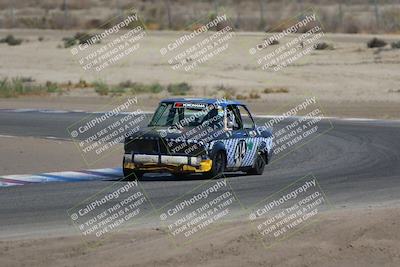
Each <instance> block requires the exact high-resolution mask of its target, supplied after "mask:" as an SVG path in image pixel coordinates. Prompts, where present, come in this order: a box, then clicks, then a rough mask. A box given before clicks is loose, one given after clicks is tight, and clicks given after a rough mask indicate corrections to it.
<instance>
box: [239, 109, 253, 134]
mask: <svg viewBox="0 0 400 267" xmlns="http://www.w3.org/2000/svg"><path fill="white" fill-rule="evenodd" d="M238 110H239V112H240V117H241V121H242V124H243V128H244V129H254V127H255V126H254V121H253V118H252V117H251V115H250V112H249V111H248V110H247V108H245V107H244V106H238Z"/></svg>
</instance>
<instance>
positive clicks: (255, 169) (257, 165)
mask: <svg viewBox="0 0 400 267" xmlns="http://www.w3.org/2000/svg"><path fill="white" fill-rule="evenodd" d="M264 168H265V159H264V157H263V155H262V154H258V155H257V158H256V160H255V161H254V163H253V166H252V167H251V169H249V170H248V171H247V174H252V175H261V174H263V172H264Z"/></svg>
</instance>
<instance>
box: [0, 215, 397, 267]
mask: <svg viewBox="0 0 400 267" xmlns="http://www.w3.org/2000/svg"><path fill="white" fill-rule="evenodd" d="M319 216H320V217H319V218H318V219H317V221H316V222H315V223H313V224H311V225H309V226H307V227H305V228H304V229H303V230H301V231H299V232H297V233H296V234H295V235H293V236H292V237H290V238H288V239H286V240H284V241H281V242H278V243H275V244H274V245H273V246H272V247H270V248H265V247H264V246H263V245H262V244H261V243H260V240H259V238H258V236H257V235H256V234H254V233H253V232H252V229H251V228H250V226H249V225H248V224H247V222H234V223H232V222H230V223H228V222H226V223H222V224H220V225H219V226H218V227H219V232H218V233H216V234H215V233H214V234H213V235H206V236H204V238H203V239H202V240H199V241H196V242H192V243H190V245H186V246H184V247H176V246H175V245H173V243H172V242H171V241H170V240H169V239H168V238H167V234H166V233H165V231H164V230H163V229H159V228H152V229H130V230H124V231H121V232H118V233H112V234H110V236H108V237H107V239H106V240H104V241H102V240H100V242H95V240H93V242H89V243H84V242H83V241H82V239H81V237H80V236H64V237H51V238H40V239H26V240H2V241H0V256H1V261H2V265H3V266H110V265H112V266H399V264H400V231H399V220H400V209H399V208H398V207H392V208H385V207H380V208H377V207H374V208H365V209H341V210H335V211H329V212H324V213H321V214H320V215H319ZM94 244H95V245H94Z"/></svg>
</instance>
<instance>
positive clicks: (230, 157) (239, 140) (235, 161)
mask: <svg viewBox="0 0 400 267" xmlns="http://www.w3.org/2000/svg"><path fill="white" fill-rule="evenodd" d="M226 114H227V128H228V129H229V130H230V132H231V135H230V138H229V139H228V140H227V141H226V145H225V146H226V151H227V167H229V168H240V167H244V166H250V165H251V164H250V165H248V164H249V163H248V162H247V161H246V158H247V157H248V137H249V134H248V132H247V130H245V129H244V128H243V122H242V118H241V116H240V111H239V108H238V105H228V106H227V109H226Z"/></svg>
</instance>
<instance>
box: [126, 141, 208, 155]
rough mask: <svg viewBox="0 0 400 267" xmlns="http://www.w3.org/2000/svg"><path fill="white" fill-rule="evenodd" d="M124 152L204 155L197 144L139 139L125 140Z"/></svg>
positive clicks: (201, 146) (201, 147)
mask: <svg viewBox="0 0 400 267" xmlns="http://www.w3.org/2000/svg"><path fill="white" fill-rule="evenodd" d="M125 152H126V153H129V152H133V153H136V154H161V155H185V156H201V155H203V154H205V153H206V151H205V149H204V146H203V145H202V144H199V143H197V142H186V141H177V140H170V139H169V140H165V139H160V138H145V137H139V138H136V139H132V140H126V142H125Z"/></svg>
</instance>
